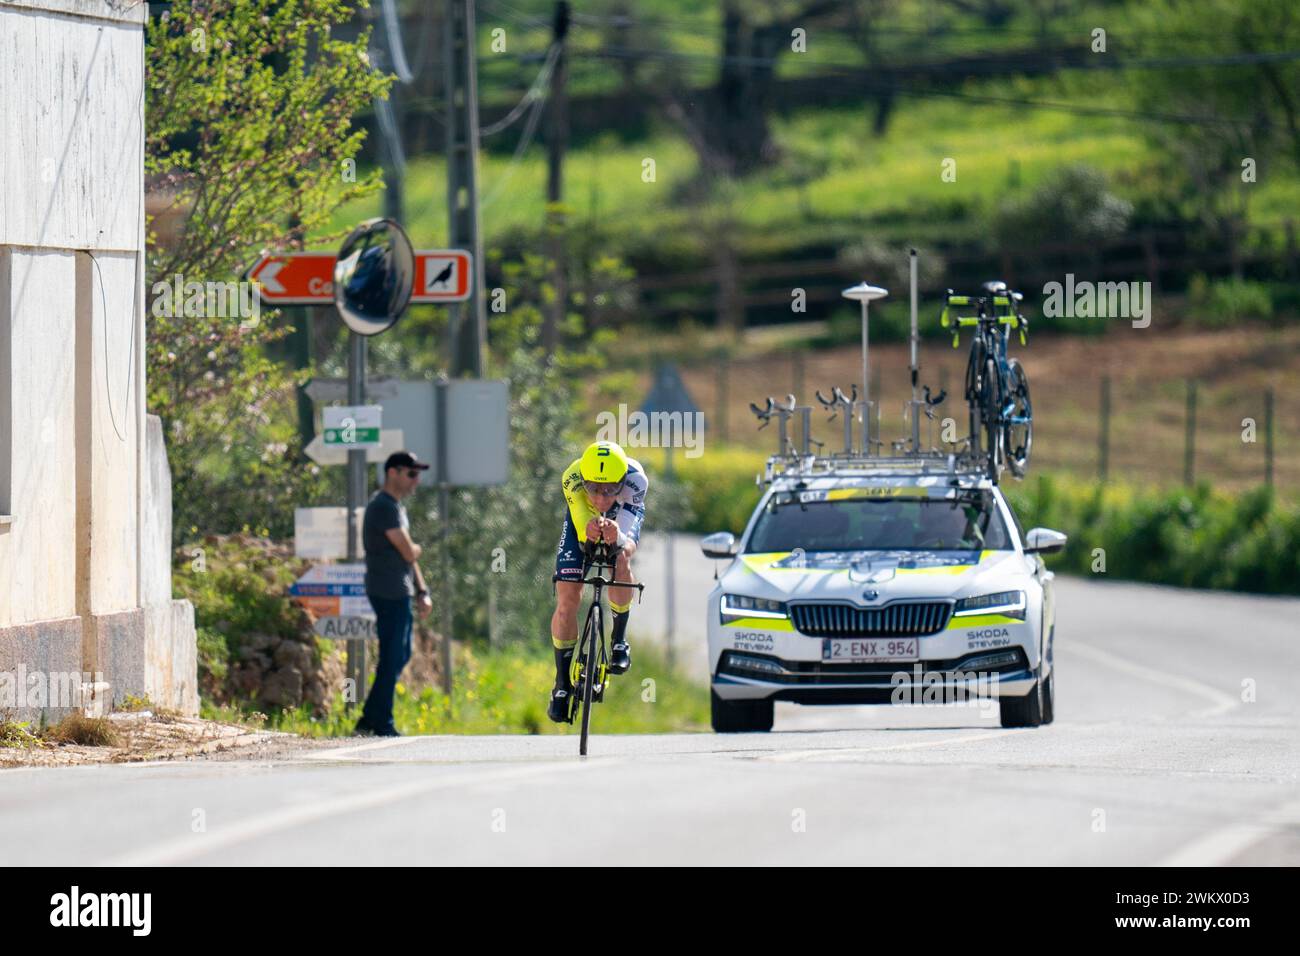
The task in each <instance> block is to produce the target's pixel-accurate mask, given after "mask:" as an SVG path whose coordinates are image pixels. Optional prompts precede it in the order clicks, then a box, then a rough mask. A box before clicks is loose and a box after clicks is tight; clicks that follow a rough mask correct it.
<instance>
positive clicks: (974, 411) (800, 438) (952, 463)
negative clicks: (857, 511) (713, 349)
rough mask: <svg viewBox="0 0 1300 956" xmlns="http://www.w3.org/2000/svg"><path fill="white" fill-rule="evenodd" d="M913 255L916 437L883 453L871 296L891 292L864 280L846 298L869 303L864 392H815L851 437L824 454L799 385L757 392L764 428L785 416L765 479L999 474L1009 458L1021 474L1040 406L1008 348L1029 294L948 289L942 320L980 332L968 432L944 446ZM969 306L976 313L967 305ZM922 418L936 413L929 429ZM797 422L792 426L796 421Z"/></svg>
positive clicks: (911, 404) (906, 406)
mask: <svg viewBox="0 0 1300 956" xmlns="http://www.w3.org/2000/svg"><path fill="white" fill-rule="evenodd" d="M910 258H911V275H912V282H911V286H912V289H911V291H912V303H911V304H912V310H911V311H912V322H911V342H910V344H911V365H910V368H911V385H912V398H911V400H910V401H907V402H905V403H903V410H904V419H905V421H906V422H907V424H908V425H909V428H908V431H909V432H910V437H907V438H903V439H898V440H895V441H893V442H891V443H890V453H889V454H886V453H885V451H884V447H885V442H884V441H883V440H882V439H881V438H880V403H879V402H877V401H874V400H872V399H871V398H870V395H871V391H870V380H869V376H870V364H869V362H868V342H869V338H868V321H867V314H868V313H867V310H868V305H869V303H870V302H873V301H876V300H877V299H881V298H884V297H885V296H886V295H888V292H887V291H886V290H885V289H881V288H878V287H876V286H872V285H868V284H867V283H862V284H860V285H857V286H854V287H853V288H851V289H846V290H845V291H844V296H845V297H846V298H849V299H853V300H855V301H857V302H859V303H861V306H862V391H861V397H859V392H858V385H857V383H853V385H852V387H851V390H850V393H849V394H848V395H845V393H844V391H843V390H842V389H841V388H840V387H839V386H835V387H834V388H833V389H832V390H831V397H830V398H827V397H826V396H824V395H823V394H822V393H821V391H820V390H819V391H818V392H817V393H816V394H817V400H818V401H819V402H820V403H821V405H822V406H823V407H824V408H825V409H826V410H827V411H829V412H830V413H831V414H830V420H831V421H834V420H835V418H836V417H837V416H842V425H843V429H844V447H843V449H842V450H841V451H837V452H832V453H830V454H823V452H822V443H821V442H818V441H816V440H814V439H813V438H812V435H811V427H812V421H811V418H812V412H813V408H812V406H810V405H800V404H799V402H798V400H797V399H796V397H795V396H794V395H787V396H786V401H785V402H784V403H781V402H777V401H774V400H773V399H772V398H768V399H767V400H766V403H765V405H763V406H760V405H756V404H754V403H752V402H751V403H750V406H749V407H750V410H751V411H753V413H754V415H755V416H756V417H757V418H758V419H759V421H760V422H762V424H761V425H760V426H759V427H760V428H765V427H767V425H768V424H769V423H770V422H771V421H772V419H774V418H775V419H776V420H777V423H778V428H777V453H776V454H775V455H773V456H772V457H771V458H769V459H768V463H767V471H766V476H765V480H766V481H767V482H771V481H772V479H773V478H774V477H776V476H777V475H781V474H792V473H797V474H801V475H808V476H814V475H817V474H822V473H830V472H845V471H856V470H867V471H871V472H882V471H883V472H896V473H898V474H900V475H901V474H917V473H920V474H942V473H946V474H948V475H949V476H951V477H953V478H954V479H955V478H956V477H957V476H959V475H964V476H967V477H970V478H973V477H975V476H979V477H980V478H987V479H988V480H990V481H992V482H994V483H997V481H998V480H999V478H1001V475H1002V471H1003V469H1004V468H1009V469H1010V470H1011V473H1012V474H1013V475H1015V476H1016V477H1017V478H1022V477H1024V474H1025V471H1026V469H1027V468H1028V465H1029V452H1030V449H1031V447H1032V445H1033V427H1034V418H1033V406H1032V404H1031V403H1030V399H1029V379H1028V376H1026V374H1025V370H1024V368H1023V367H1021V365H1020V363H1019V362H1017V361H1016V360H1015V359H1012V358H1008V357H1007V336H1008V333H1009V331H1010V330H1011V329H1015V330H1016V331H1018V332H1019V333H1020V342H1021V344H1022V345H1023V344H1025V342H1026V337H1027V334H1028V331H1029V320H1028V319H1027V318H1026V317H1025V316H1024V314H1023V313H1022V312H1021V311H1020V302H1021V301H1022V299H1023V296H1022V295H1021V294H1020V293H1019V292H1015V291H1012V290H1011V289H1008V288H1007V285H1006V283H1005V282H1000V281H994V282H986V283H984V286H983V294H981V295H957V294H955V293H954V292H953V291H952V290H951V289H949V290H948V292H947V295H946V297H945V302H944V308H943V313H942V314H941V316H940V322H941V324H942V325H943V327H944V328H947V329H951V330H952V335H953V346H954V347H956V345H957V344H958V332H959V330H960V329H961V328H962V327H963V326H968V327H970V328H972V329H973V330H974V331H975V336H974V339H973V341H972V342H971V353H970V358H969V360H968V361H967V366H966V387H965V397H966V402H967V405H968V407H969V412H970V434H969V435H968V436H967V437H966V438H964V439H961V440H959V441H955V442H945V443H944V444H945V446H946V447H943V448H940V447H939V446H938V445H936V443H935V441H934V429H933V422H934V420H935V414H934V410H935V408H936V407H937V406H938V405H939V404H941V403H942V402H943V401H944V399H945V398H946V397H947V393H946V392H943V391H941V392H940V393H939V394H938V395H932V394H931V392H930V388H929V386H923V385H922V384H921V383H920V359H919V346H920V334H919V331H918V325H917V254H916V250H912V251H911V255H910ZM967 311H969V312H971V313H973V314H964V313H965V312H967ZM923 418H924V419H926V420H928V421H929V422H930V423H931V427H930V429H929V434H928V436H925V437H924V439H923V436H922V429H921V421H922V419H923ZM792 422H793V424H794V425H795V429H792V428H791V423H792ZM796 429H797V433H796V434H793V435H792V434H791V432H792V431H794V430H796ZM814 446H816V447H815V450H814Z"/></svg>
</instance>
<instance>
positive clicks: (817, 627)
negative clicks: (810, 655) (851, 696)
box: [790, 601, 952, 637]
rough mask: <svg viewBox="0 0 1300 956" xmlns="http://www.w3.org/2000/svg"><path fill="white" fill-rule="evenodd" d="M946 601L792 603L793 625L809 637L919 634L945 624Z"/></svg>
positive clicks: (948, 611)
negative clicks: (880, 604) (863, 605)
mask: <svg viewBox="0 0 1300 956" xmlns="http://www.w3.org/2000/svg"><path fill="white" fill-rule="evenodd" d="M951 615H952V604H950V603H948V602H946V601H929V602H923V603H907V604H890V605H887V606H885V607H873V608H860V607H854V606H853V605H851V604H791V605H790V618H791V620H792V621H793V622H794V626H795V628H796V629H797V630H798V631H799V632H800V633H802V634H807V635H809V636H810V637H920V636H921V635H924V634H934V633H936V632H938V631H942V630H943V629H944V628H945V627H947V626H948V618H949V617H950V616H951Z"/></svg>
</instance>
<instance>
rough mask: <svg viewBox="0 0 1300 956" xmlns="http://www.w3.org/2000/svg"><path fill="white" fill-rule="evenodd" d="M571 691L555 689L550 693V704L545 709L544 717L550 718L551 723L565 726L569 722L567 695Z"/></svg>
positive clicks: (561, 688)
mask: <svg viewBox="0 0 1300 956" xmlns="http://www.w3.org/2000/svg"><path fill="white" fill-rule="evenodd" d="M571 692H572V691H571V690H570V689H566V688H563V687H557V688H555V689H554V690H553V691H551V702H550V704H548V705H547V707H546V716H547V717H549V718H551V720H552V722H554V723H557V724H567V723H568V722H569V694H570V693H571Z"/></svg>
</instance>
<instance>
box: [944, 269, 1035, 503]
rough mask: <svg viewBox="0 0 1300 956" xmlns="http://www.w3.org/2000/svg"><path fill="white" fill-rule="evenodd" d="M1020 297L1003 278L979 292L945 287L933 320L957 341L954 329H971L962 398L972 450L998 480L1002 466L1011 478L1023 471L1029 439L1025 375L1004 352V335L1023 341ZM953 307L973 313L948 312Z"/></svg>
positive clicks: (1025, 328)
mask: <svg viewBox="0 0 1300 956" xmlns="http://www.w3.org/2000/svg"><path fill="white" fill-rule="evenodd" d="M1023 298H1024V296H1022V295H1021V294H1020V293H1019V292H1014V291H1012V290H1011V289H1008V288H1007V284H1006V283H1005V282H996V281H995V282H986V283H984V294H983V295H978V296H973V295H955V294H954V293H953V291H952V290H951V289H949V290H948V296H947V300H946V302H945V304H944V307H943V313H942V314H941V315H940V316H939V324H940V325H942V326H943V327H944V328H946V329H951V330H952V346H953V348H956V347H957V344H958V337H959V332H960V329H961V328H962V327H963V326H969V327H971V328H973V329H974V330H975V337H974V338H973V339H972V340H971V347H970V358H969V359H968V360H967V362H966V403H967V404H968V405H969V406H970V433H971V441H972V443H973V445H974V451H975V453H976V454H977V455H979V454H981V453H982V454H984V455H985V456H986V457H987V459H988V470H989V477H990V478H991V479H993V480H994V481H997V480H998V477H999V475H1000V474H1001V472H1002V468H1003V467H1004V466H1006V467H1009V468H1010V469H1011V473H1012V474H1013V475H1015V476H1016V477H1017V478H1023V477H1024V476H1025V469H1026V467H1028V465H1029V452H1030V449H1031V448H1032V447H1033V442H1034V410H1033V404H1032V403H1031V402H1030V400H1029V377H1028V376H1027V375H1026V374H1025V370H1024V368H1023V367H1022V366H1021V364H1020V363H1019V362H1018V361H1016V360H1015V359H1013V358H1008V357H1007V336H1008V335H1009V333H1010V330H1011V329H1016V330H1017V331H1018V332H1019V333H1020V344H1021V345H1025V344H1026V341H1027V338H1028V334H1029V319H1027V318H1026V317H1025V316H1024V315H1023V314H1022V313H1021V311H1020V302H1021V300H1022V299H1023ZM954 308H962V309H969V310H971V311H973V312H974V314H973V315H960V314H954V313H953V312H952V310H953V309H954Z"/></svg>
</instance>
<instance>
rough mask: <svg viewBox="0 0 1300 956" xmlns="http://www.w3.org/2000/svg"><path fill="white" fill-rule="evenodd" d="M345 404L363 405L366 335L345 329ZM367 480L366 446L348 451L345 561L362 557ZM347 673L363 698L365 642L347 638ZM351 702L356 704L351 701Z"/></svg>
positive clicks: (357, 693) (359, 697) (353, 561)
mask: <svg viewBox="0 0 1300 956" xmlns="http://www.w3.org/2000/svg"><path fill="white" fill-rule="evenodd" d="M348 345H349V350H348V404H349V405H351V406H353V407H356V406H357V405H364V404H365V393H366V337H365V336H364V335H358V334H357V333H356V332H351V331H349V332H348ZM365 483H366V452H365V449H358V448H353V449H349V450H348V511H347V522H348V563H349V564H352V563H355V562H357V561H359V560H360V558H361V541H360V538H361V529H360V528H359V527H357V509H358V508H360V507H361V506H362V505H363V504H364V502H363V501H362V500H361V499H362V495H363V493H364V492H365ZM347 670H348V676H350V677H351V678H352V679H353V681H354V684H353V687H354V688H355V696H356V699H357V700H365V697H366V642H365V640H364V639H362V640H350V641H348V667H347ZM350 703H355V701H352V702H350Z"/></svg>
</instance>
